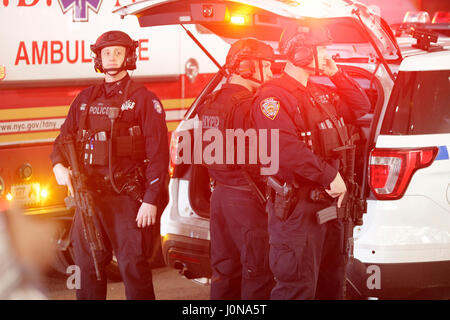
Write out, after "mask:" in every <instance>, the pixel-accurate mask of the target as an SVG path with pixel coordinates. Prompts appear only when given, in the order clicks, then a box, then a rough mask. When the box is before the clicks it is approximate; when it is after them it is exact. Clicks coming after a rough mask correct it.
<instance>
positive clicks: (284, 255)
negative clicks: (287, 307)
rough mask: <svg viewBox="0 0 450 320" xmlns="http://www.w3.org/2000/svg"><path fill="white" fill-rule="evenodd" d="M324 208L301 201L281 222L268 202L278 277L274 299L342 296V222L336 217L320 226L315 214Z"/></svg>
mask: <svg viewBox="0 0 450 320" xmlns="http://www.w3.org/2000/svg"><path fill="white" fill-rule="evenodd" d="M323 208H324V205H322V204H316V203H312V202H310V201H307V200H300V201H299V202H298V203H297V205H296V207H295V209H294V211H293V212H292V214H291V215H290V216H289V217H288V219H286V221H281V220H280V219H278V217H276V216H275V215H274V213H273V205H272V203H270V202H269V203H268V211H269V228H268V230H269V235H270V268H271V270H272V272H273V274H274V276H275V280H276V285H275V287H274V288H273V290H272V293H271V299H275V300H283V299H289V300H291V299H299V300H303V299H343V281H344V277H345V260H344V254H343V250H342V241H343V225H342V222H341V221H339V220H337V219H334V220H331V221H329V222H327V223H325V224H322V225H319V224H318V223H317V221H316V217H315V213H316V212H317V211H318V210H320V209H323Z"/></svg>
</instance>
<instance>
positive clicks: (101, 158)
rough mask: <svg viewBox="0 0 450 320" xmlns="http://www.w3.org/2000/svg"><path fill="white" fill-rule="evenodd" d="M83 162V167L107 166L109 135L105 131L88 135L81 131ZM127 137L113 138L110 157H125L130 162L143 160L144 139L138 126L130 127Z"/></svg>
mask: <svg viewBox="0 0 450 320" xmlns="http://www.w3.org/2000/svg"><path fill="white" fill-rule="evenodd" d="M83 131H84V132H83V137H84V138H83V141H85V142H84V143H83V145H82V150H83V161H84V164H85V165H99V166H107V165H108V157H109V140H110V134H109V132H106V131H97V132H95V133H90V134H89V133H88V132H86V131H85V130H83ZM128 133H129V135H122V136H114V137H113V139H112V149H113V150H112V156H113V157H127V158H129V159H131V160H141V159H144V158H145V139H144V136H142V133H141V129H140V127H139V126H134V127H130V128H129V129H128Z"/></svg>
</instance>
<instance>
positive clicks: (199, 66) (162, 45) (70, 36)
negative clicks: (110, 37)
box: [0, 0, 229, 272]
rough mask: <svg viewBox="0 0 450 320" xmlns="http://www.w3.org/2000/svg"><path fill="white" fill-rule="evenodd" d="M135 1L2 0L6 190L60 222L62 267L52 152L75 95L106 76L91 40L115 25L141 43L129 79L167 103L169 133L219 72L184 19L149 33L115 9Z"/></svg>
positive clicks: (0, 123)
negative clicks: (99, 67) (97, 66)
mask: <svg viewBox="0 0 450 320" xmlns="http://www.w3.org/2000/svg"><path fill="white" fill-rule="evenodd" d="M133 2H134V1H132V0H103V1H102V0H3V1H0V28H1V30H2V32H1V33H0V43H1V47H2V48H1V50H0V197H1V198H4V199H5V198H6V199H7V200H8V201H10V202H11V203H12V204H18V205H20V206H22V207H23V208H24V210H25V212H26V214H28V215H33V216H36V217H46V218H51V219H55V220H58V221H59V222H60V226H61V227H60V228H59V231H58V234H56V235H55V236H54V238H55V240H56V241H57V242H58V245H59V249H60V250H59V254H58V255H57V259H56V261H55V267H56V268H57V269H58V270H60V271H62V272H65V270H66V267H67V266H68V265H70V264H71V255H70V252H69V250H67V249H68V248H69V241H68V233H69V230H70V226H71V223H72V217H73V212H70V211H68V210H67V209H66V207H65V204H64V198H65V197H66V196H67V188H66V187H61V186H58V185H57V184H56V181H55V178H54V176H53V172H52V166H51V162H50V159H49V155H50V153H51V150H52V144H53V141H54V139H55V138H56V136H57V135H58V133H59V128H60V127H61V125H62V123H63V122H64V119H65V117H66V115H67V112H68V110H69V106H70V103H71V102H72V100H73V99H74V98H75V96H76V95H77V94H78V93H79V92H80V91H81V90H83V89H84V88H86V87H87V86H90V85H92V84H95V83H98V82H99V81H102V74H97V73H95V71H94V64H93V59H92V56H91V51H90V44H93V43H94V42H95V40H96V39H97V37H98V36H99V35H100V34H102V33H103V32H106V31H109V30H121V31H124V32H126V33H128V34H129V35H130V36H131V37H132V38H133V39H134V40H136V41H138V42H139V47H138V60H137V69H136V70H134V71H133V72H131V76H132V78H134V79H135V80H136V81H138V82H141V83H143V84H145V86H146V87H147V88H148V89H150V90H151V91H153V92H154V93H156V95H157V96H158V97H159V98H160V99H161V100H162V104H163V107H164V109H165V112H166V121H167V127H168V129H169V131H173V130H174V129H175V128H176V127H177V125H178V123H179V122H180V120H181V119H182V118H183V117H184V114H185V111H186V110H187V108H188V107H189V106H190V104H191V103H192V102H193V100H194V98H195V97H196V96H197V95H198V94H199V93H200V91H201V89H202V88H203V87H204V86H205V85H206V84H207V83H208V81H209V80H210V78H211V76H212V75H213V74H215V73H216V72H217V67H216V66H215V65H214V63H212V62H211V60H210V59H208V57H207V56H206V55H205V54H204V53H203V52H202V51H201V50H200V49H199V48H198V47H197V45H196V44H195V43H194V42H193V41H192V40H191V39H190V38H189V37H186V36H185V32H186V30H184V29H182V28H181V27H180V26H163V27H157V28H153V29H152V30H151V31H149V30H145V29H142V28H140V27H139V24H138V21H137V20H131V19H127V20H122V19H121V18H120V16H119V15H117V14H113V11H114V10H116V9H118V8H119V7H121V6H124V5H127V4H131V3H133ZM187 28H188V30H189V31H190V32H192V34H194V35H195V37H196V38H197V39H201V41H202V43H208V44H209V45H210V46H212V47H214V48H215V50H214V52H215V57H216V58H217V59H221V62H223V61H225V56H226V52H227V51H228V48H229V44H227V43H226V42H224V41H223V40H221V39H220V38H219V37H217V36H215V35H214V34H212V33H209V32H206V31H205V30H201V29H198V27H196V26H188V27H187Z"/></svg>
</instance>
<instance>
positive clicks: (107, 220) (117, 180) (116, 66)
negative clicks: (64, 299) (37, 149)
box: [51, 31, 169, 299]
mask: <svg viewBox="0 0 450 320" xmlns="http://www.w3.org/2000/svg"><path fill="white" fill-rule="evenodd" d="M137 46H138V44H137V42H136V41H133V40H132V39H131V38H130V37H129V36H128V35H127V34H126V33H124V32H121V31H108V32H106V33H104V34H102V35H101V36H100V37H99V38H98V39H97V41H96V42H95V44H93V45H91V50H92V52H93V53H94V54H95V58H94V62H95V66H94V67H95V70H96V71H97V72H101V73H104V81H103V82H102V83H101V84H98V85H94V86H91V87H89V88H87V89H84V90H83V91H81V92H80V93H79V94H78V96H77V97H76V98H75V99H74V101H73V102H72V104H71V106H70V109H69V113H68V116H67V118H66V120H65V122H64V124H63V125H62V127H61V132H60V135H59V136H58V137H57V138H56V141H55V144H54V148H53V152H52V154H51V160H52V163H53V171H54V174H55V177H56V180H57V182H58V183H59V184H60V185H67V186H68V188H69V191H70V193H71V194H73V193H74V191H73V187H72V181H71V174H72V173H71V170H70V169H69V168H68V166H69V162H68V161H69V160H68V158H67V156H66V153H65V151H64V148H63V145H62V143H61V142H62V141H63V140H64V138H65V137H67V136H73V137H76V141H77V142H78V144H77V146H78V148H77V152H79V158H80V162H82V164H83V171H84V172H85V174H86V176H87V185H88V189H89V191H90V192H91V193H92V195H93V199H94V207H95V208H94V209H95V215H94V217H93V219H94V224H95V225H96V227H97V230H99V233H100V236H101V239H102V241H103V245H104V250H102V251H101V252H100V253H98V254H97V261H96V262H95V263H94V258H93V257H92V256H91V254H90V250H89V244H88V243H87V241H86V239H85V237H84V234H83V226H82V219H81V217H80V213H79V212H78V210H77V212H76V214H75V219H74V223H73V225H72V231H71V240H72V243H73V247H74V255H75V263H76V265H78V266H79V267H80V269H81V288H80V289H78V290H77V298H78V299H106V274H105V267H106V266H107V265H108V263H109V262H110V261H111V258H112V252H114V254H115V256H116V258H117V261H118V264H119V269H120V273H121V276H122V278H123V281H124V284H125V290H126V296H127V298H128V299H154V298H155V295H154V290H153V284H152V273H151V269H150V266H149V264H148V261H147V259H148V257H149V255H150V254H151V251H152V247H153V246H152V238H156V237H155V236H154V233H155V232H156V233H157V234H159V230H154V229H155V227H153V228H151V227H152V226H154V225H155V223H157V217H158V214H159V213H160V211H161V210H162V209H163V208H162V207H161V206H162V203H161V201H162V199H163V198H164V196H165V191H166V190H165V182H166V176H167V168H168V161H169V152H168V139H167V137H168V136H167V134H168V132H167V126H166V123H165V113H164V110H163V108H162V105H161V101H160V100H159V99H158V97H157V96H156V95H155V94H154V93H152V92H151V91H149V90H147V89H146V88H145V87H144V86H143V85H140V84H138V83H135V82H134V81H133V80H132V79H131V78H130V76H129V75H128V72H127V70H134V69H136V59H137V56H136V48H137ZM152 233H153V236H152ZM97 262H98V266H97ZM94 267H95V270H94ZM98 269H99V272H100V275H101V277H100V280H99V277H96V272H97V270H98Z"/></svg>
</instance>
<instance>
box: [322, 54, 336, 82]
mask: <svg viewBox="0 0 450 320" xmlns="http://www.w3.org/2000/svg"><path fill="white" fill-rule="evenodd" d="M324 60H325V61H326V64H324V65H323V66H322V71H323V74H324V75H326V76H328V77H332V76H334V75H335V74H336V73H337V72H338V71H339V69H338V67H337V65H336V62H335V61H334V60H333V59H332V58H331V57H330V56H328V55H327V56H326V57H325V59H324Z"/></svg>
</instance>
